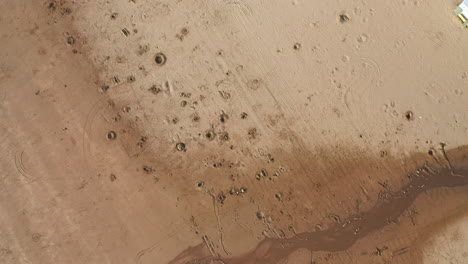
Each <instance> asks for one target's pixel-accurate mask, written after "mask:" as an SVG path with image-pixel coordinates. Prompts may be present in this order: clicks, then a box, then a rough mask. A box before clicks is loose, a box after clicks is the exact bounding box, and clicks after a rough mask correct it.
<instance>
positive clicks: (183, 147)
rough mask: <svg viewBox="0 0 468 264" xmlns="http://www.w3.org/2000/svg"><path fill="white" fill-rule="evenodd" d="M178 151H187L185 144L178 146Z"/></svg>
mask: <svg viewBox="0 0 468 264" xmlns="http://www.w3.org/2000/svg"><path fill="white" fill-rule="evenodd" d="M176 149H177V151H187V149H186V147H185V144H184V143H182V142H179V143H177V144H176Z"/></svg>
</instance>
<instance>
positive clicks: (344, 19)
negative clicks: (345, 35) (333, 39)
mask: <svg viewBox="0 0 468 264" xmlns="http://www.w3.org/2000/svg"><path fill="white" fill-rule="evenodd" d="M346 22H349V16H348V15H347V14H340V23H346Z"/></svg>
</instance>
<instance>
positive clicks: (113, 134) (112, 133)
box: [107, 131, 117, 140]
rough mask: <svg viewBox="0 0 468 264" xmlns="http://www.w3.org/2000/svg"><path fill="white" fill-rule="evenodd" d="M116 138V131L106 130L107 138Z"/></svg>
mask: <svg viewBox="0 0 468 264" xmlns="http://www.w3.org/2000/svg"><path fill="white" fill-rule="evenodd" d="M116 138H117V133H116V132H115V131H109V132H107V139H109V140H114V139H116Z"/></svg>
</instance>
